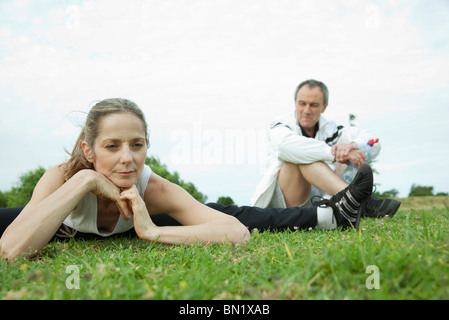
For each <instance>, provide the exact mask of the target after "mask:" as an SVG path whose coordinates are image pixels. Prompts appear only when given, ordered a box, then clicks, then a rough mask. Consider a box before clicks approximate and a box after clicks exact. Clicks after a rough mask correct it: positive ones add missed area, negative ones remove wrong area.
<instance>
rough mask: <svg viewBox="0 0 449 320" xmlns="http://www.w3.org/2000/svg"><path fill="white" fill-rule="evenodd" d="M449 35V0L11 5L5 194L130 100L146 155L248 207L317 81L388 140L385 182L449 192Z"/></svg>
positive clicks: (335, 110)
mask: <svg viewBox="0 0 449 320" xmlns="http://www.w3.org/2000/svg"><path fill="white" fill-rule="evenodd" d="M448 30H449V2H448V1H446V0H432V1H413V0H390V1H364V0H347V1H334V0H328V1H324V0H322V1H316V0H314V1H298V0H257V1H256V0H247V1H242V0H218V1H211V0H185V1H175V0H173V1H144V0H134V1H129V0H127V1H111V0H98V1H70V0H67V1H50V0H33V1H27V0H16V1H13V0H1V1H0V108H1V115H0V137H1V140H0V143H1V145H0V159H1V160H0V161H1V166H0V176H1V179H0V190H3V191H5V190H9V189H10V188H11V187H12V186H13V185H14V184H15V183H17V182H18V179H19V176H20V175H21V174H23V173H25V172H27V171H29V170H34V169H36V168H37V167H38V166H43V167H45V168H48V167H50V166H52V165H54V164H57V163H60V162H62V161H64V160H65V159H66V158H67V156H66V154H65V152H64V148H66V149H68V150H71V149H72V147H73V143H74V142H75V140H76V138H77V136H78V134H79V130H80V128H79V127H78V126H77V125H79V124H80V123H82V120H83V113H82V112H86V111H88V110H89V108H90V107H91V106H92V105H93V104H94V102H95V101H98V100H101V99H104V98H110V97H123V98H128V99H131V100H133V101H135V102H136V103H137V104H138V105H139V106H140V107H141V108H142V109H143V110H144V111H145V114H146V117H147V120H148V123H149V126H150V129H151V136H150V141H151V147H150V149H149V151H148V154H149V155H154V156H157V157H159V158H160V159H161V161H162V162H163V163H165V164H167V166H168V169H169V170H171V171H174V170H176V171H178V172H179V173H180V175H181V178H182V179H184V180H186V181H190V182H193V183H194V184H195V185H196V186H197V187H198V189H199V190H200V191H201V192H203V193H204V194H206V195H207V196H208V200H209V201H216V200H217V198H218V197H219V196H222V195H225V196H231V197H232V198H233V199H234V201H235V202H237V203H238V204H240V205H244V204H248V203H249V199H250V197H251V195H252V193H253V191H254V190H255V187H256V185H257V183H258V181H259V180H260V178H261V176H262V174H263V172H264V169H265V160H266V157H265V154H266V151H267V145H266V133H267V128H268V124H269V122H270V121H271V120H272V119H273V118H274V117H276V116H277V115H279V114H282V113H286V112H293V109H294V102H293V93H294V89H295V87H296V85H297V84H298V83H299V82H301V81H303V80H305V79H308V78H315V79H318V80H321V81H323V82H325V83H326V84H327V86H328V88H329V90H330V100H329V107H328V108H327V110H326V112H325V114H324V116H325V117H327V118H330V119H334V120H336V121H337V122H340V123H342V124H343V125H348V115H349V114H350V113H353V114H355V115H356V116H357V117H356V121H355V124H356V125H357V126H358V127H361V128H365V129H368V130H369V131H371V132H372V134H373V137H378V138H379V139H380V141H381V142H382V152H381V155H380V156H379V158H378V161H377V163H376V164H375V165H374V167H375V168H376V169H377V170H378V171H379V173H380V174H379V175H375V182H376V183H378V184H379V186H378V190H380V191H386V190H391V189H397V190H399V192H400V194H399V195H400V196H403V197H406V196H407V195H408V193H409V191H410V187H411V185H412V184H413V183H415V184H419V185H426V186H433V187H434V190H435V191H436V192H449V175H448V174H447V171H448V169H447V165H448V159H449V142H448V134H449V129H448V128H449V117H448V115H449V112H448V108H449V90H448V89H449V55H448V53H449V36H448Z"/></svg>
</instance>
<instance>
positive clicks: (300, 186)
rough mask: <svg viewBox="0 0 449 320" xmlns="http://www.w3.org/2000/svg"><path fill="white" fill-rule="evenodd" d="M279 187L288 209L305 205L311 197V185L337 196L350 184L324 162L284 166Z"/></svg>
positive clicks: (286, 163) (279, 179)
mask: <svg viewBox="0 0 449 320" xmlns="http://www.w3.org/2000/svg"><path fill="white" fill-rule="evenodd" d="M278 182H279V186H280V188H281V190H282V193H283V194H284V198H285V203H286V205H287V207H295V206H300V205H302V204H304V203H305V202H306V201H307V199H308V198H309V196H310V190H311V185H314V186H315V187H317V188H318V189H320V190H322V191H324V192H325V193H327V194H329V195H333V194H336V193H337V192H339V191H341V190H343V189H344V188H346V187H347V186H348V184H347V183H346V182H345V181H344V180H343V179H342V178H340V177H339V176H337V175H336V174H335V172H334V171H333V170H332V169H331V168H329V166H328V165H327V164H325V163H324V162H321V161H320V162H314V163H311V164H293V163H289V162H285V163H283V164H282V167H281V170H280V171H279V176H278Z"/></svg>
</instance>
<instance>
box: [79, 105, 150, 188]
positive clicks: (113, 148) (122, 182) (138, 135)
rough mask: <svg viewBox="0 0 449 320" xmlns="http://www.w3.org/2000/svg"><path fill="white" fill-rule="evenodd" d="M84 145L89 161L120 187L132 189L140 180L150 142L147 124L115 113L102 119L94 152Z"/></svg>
mask: <svg viewBox="0 0 449 320" xmlns="http://www.w3.org/2000/svg"><path fill="white" fill-rule="evenodd" d="M83 144H84V145H83V149H84V153H85V154H86V159H87V160H88V161H89V162H92V163H93V164H94V168H95V170H96V171H97V172H99V173H101V174H103V175H104V176H105V177H106V178H108V179H109V180H111V181H112V182H113V183H114V184H115V185H116V186H117V187H119V188H130V187H132V185H133V184H134V183H135V182H136V181H137V179H139V177H140V174H141V173H142V170H143V166H144V163H145V158H146V155H147V141H146V134H145V129H144V125H143V123H142V120H140V119H139V118H138V117H137V116H135V115H133V114H130V113H114V114H110V115H107V116H105V117H103V118H101V121H100V125H99V134H98V136H97V138H96V139H95V141H94V147H93V149H91V148H90V146H89V145H88V144H87V143H85V142H83ZM86 148H87V149H86Z"/></svg>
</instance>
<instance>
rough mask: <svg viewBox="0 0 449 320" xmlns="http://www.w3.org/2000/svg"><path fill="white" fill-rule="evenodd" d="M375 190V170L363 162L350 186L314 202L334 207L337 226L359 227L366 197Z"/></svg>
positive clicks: (314, 203) (345, 227)
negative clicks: (328, 197) (327, 197)
mask: <svg viewBox="0 0 449 320" xmlns="http://www.w3.org/2000/svg"><path fill="white" fill-rule="evenodd" d="M372 190H373V171H372V170H371V167H370V166H369V165H368V164H363V165H362V166H361V167H360V168H359V170H358V171H357V174H356V176H355V177H354V180H353V181H352V182H351V184H350V185H349V186H347V187H346V188H344V189H343V190H341V191H340V192H338V193H336V194H335V195H333V196H332V197H331V198H330V199H321V201H317V202H315V201H314V200H313V199H312V203H313V205H315V206H321V205H322V206H325V207H329V206H330V207H332V209H333V211H334V216H335V219H336V220H337V226H338V227H342V229H347V228H351V227H353V228H355V229H357V228H358V227H359V223H360V218H361V217H362V211H363V207H364V204H365V201H366V199H368V197H369V196H370V195H371V193H372Z"/></svg>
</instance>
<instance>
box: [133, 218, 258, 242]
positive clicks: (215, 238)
mask: <svg viewBox="0 0 449 320" xmlns="http://www.w3.org/2000/svg"><path fill="white" fill-rule="evenodd" d="M229 218H232V219H229ZM141 238H143V239H144V240H146V241H148V242H154V241H155V242H157V243H162V244H178V245H179V244H184V245H192V244H196V243H201V244H203V245H209V244H213V243H235V244H244V243H246V242H247V241H248V240H249V239H250V234H249V231H248V229H247V228H246V227H245V226H244V225H242V224H241V223H240V222H239V221H238V220H237V219H235V221H234V218H233V217H226V218H225V219H220V220H216V221H211V222H208V223H204V224H200V225H193V226H174V227H158V226H152V227H151V228H148V229H147V231H146V232H145V235H144V236H143V237H141Z"/></svg>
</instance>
